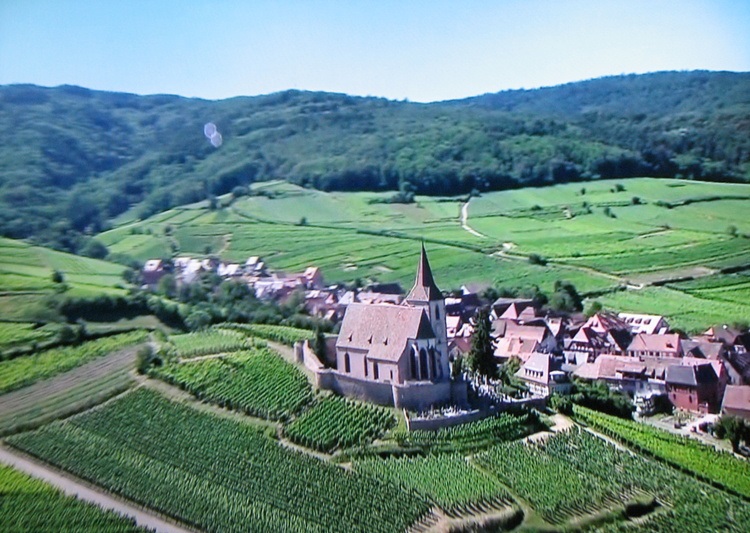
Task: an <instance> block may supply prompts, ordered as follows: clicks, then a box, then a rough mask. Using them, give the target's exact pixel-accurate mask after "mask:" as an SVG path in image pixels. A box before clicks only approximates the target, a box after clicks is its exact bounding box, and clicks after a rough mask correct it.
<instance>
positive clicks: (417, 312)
mask: <svg viewBox="0 0 750 533" xmlns="http://www.w3.org/2000/svg"><path fill="white" fill-rule="evenodd" d="M316 374H318V383H319V385H320V386H321V387H322V388H327V389H332V390H335V391H337V392H339V393H340V394H343V395H345V396H352V397H357V398H360V399H363V400H367V401H372V402H375V403H379V404H383V405H394V406H396V407H404V408H407V409H411V410H415V411H419V410H424V409H427V408H429V407H431V406H434V405H440V404H447V403H451V402H452V401H454V400H456V399H458V400H460V399H462V398H465V391H464V392H463V394H459V395H458V396H459V398H454V396H456V393H457V392H460V391H457V390H454V389H457V388H460V387H457V384H452V383H451V379H450V367H449V364H448V340H447V337H446V325H445V300H444V298H443V295H442V293H441V292H440V289H438V287H437V285H436V284H435V280H434V278H433V276H432V270H431V269H430V263H429V261H428V259H427V253H426V251H425V249H424V246H422V250H421V255H420V258H419V265H418V266H417V276H416V280H415V282H414V286H413V287H412V289H411V291H410V292H409V294H408V296H407V297H406V299H405V300H404V302H403V303H402V304H401V305H393V304H351V305H349V306H348V307H347V309H346V314H345V315H344V320H343V323H342V324H341V330H340V333H339V336H338V339H337V341H336V359H335V368H322V367H321V368H319V369H318V370H317V371H316ZM464 389H465V386H464Z"/></svg>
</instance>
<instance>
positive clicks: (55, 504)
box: [0, 465, 144, 533]
mask: <svg viewBox="0 0 750 533" xmlns="http://www.w3.org/2000/svg"><path fill="white" fill-rule="evenodd" d="M0 494H2V498H1V499H0V531H8V532H10V531H19V532H20V531H50V532H52V531H88V532H91V533H98V532H101V533H126V532H136V531H144V530H143V529H141V528H139V527H137V526H136V525H135V522H134V521H133V520H131V519H129V518H125V517H122V516H120V515H118V514H116V513H114V512H112V511H105V510H102V509H101V508H99V507H97V506H96V505H93V504H90V503H86V502H83V501H81V500H78V499H76V498H73V497H71V496H66V495H65V494H63V493H62V492H60V491H58V490H57V489H55V488H53V487H51V486H50V485H47V484H46V483H44V482H42V481H39V480H36V479H33V478H31V477H29V476H27V475H26V474H23V473H21V472H19V471H17V470H15V469H13V468H10V467H8V466H2V465H0Z"/></svg>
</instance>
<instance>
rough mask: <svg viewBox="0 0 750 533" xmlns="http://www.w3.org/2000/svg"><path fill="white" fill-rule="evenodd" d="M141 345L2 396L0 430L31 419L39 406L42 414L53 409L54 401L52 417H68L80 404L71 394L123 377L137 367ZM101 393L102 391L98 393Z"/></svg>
mask: <svg viewBox="0 0 750 533" xmlns="http://www.w3.org/2000/svg"><path fill="white" fill-rule="evenodd" d="M138 348H139V346H131V347H129V348H126V349H124V350H120V351H118V352H115V353H113V354H110V355H106V356H103V357H98V358H96V359H94V360H93V361H90V362H88V363H86V364H85V365H82V366H79V367H78V368H74V369H73V370H70V371H68V372H65V373H64V374H60V375H59V376H55V377H53V378H50V379H46V380H44V381H39V382H37V383H34V384H33V385H30V386H28V387H24V388H23V389H19V390H16V391H13V392H9V393H7V394H3V395H0V428H1V427H5V426H10V425H13V423H14V422H15V419H17V418H28V417H29V414H30V413H32V412H33V411H34V407H35V406H38V407H39V409H40V411H44V410H45V408H49V407H50V400H51V399H53V398H55V399H58V400H59V401H57V402H55V405H54V409H53V410H52V412H44V413H41V412H40V415H42V414H44V415H45V416H47V417H49V416H51V415H53V414H54V413H59V414H60V416H63V415H65V413H66V412H67V410H68V408H69V407H70V405H69V404H71V403H80V400H81V398H75V397H71V396H70V393H71V391H73V390H74V389H75V390H78V391H79V392H80V390H82V388H85V387H86V386H89V385H90V386H92V387H93V388H96V386H97V385H99V384H101V382H102V380H107V379H109V378H112V377H113V376H115V375H118V374H119V375H123V374H125V373H127V372H128V370H129V369H131V368H133V367H134V365H135V359H136V353H137V351H138ZM117 381H118V380H115V381H114V382H113V383H112V386H113V388H121V385H122V383H118V382H117ZM98 392H100V393H101V392H102V391H98Z"/></svg>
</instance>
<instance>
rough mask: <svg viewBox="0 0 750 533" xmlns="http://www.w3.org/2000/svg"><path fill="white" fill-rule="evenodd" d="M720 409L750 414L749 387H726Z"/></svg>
mask: <svg viewBox="0 0 750 533" xmlns="http://www.w3.org/2000/svg"><path fill="white" fill-rule="evenodd" d="M721 407H722V408H723V409H734V410H736V411H747V412H749V413H750V386H747V385H727V388H726V389H724V401H723V402H722V404H721Z"/></svg>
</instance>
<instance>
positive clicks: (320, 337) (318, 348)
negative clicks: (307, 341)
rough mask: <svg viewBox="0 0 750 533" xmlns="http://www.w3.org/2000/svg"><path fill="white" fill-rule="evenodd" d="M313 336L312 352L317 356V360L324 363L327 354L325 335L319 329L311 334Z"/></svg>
mask: <svg viewBox="0 0 750 533" xmlns="http://www.w3.org/2000/svg"><path fill="white" fill-rule="evenodd" d="M313 335H314V336H313V342H312V348H313V352H315V355H317V356H318V359H320V360H321V361H325V359H326V352H327V348H326V338H325V335H324V334H323V332H322V331H320V330H319V329H316V330H315V331H314V332H313Z"/></svg>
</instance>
